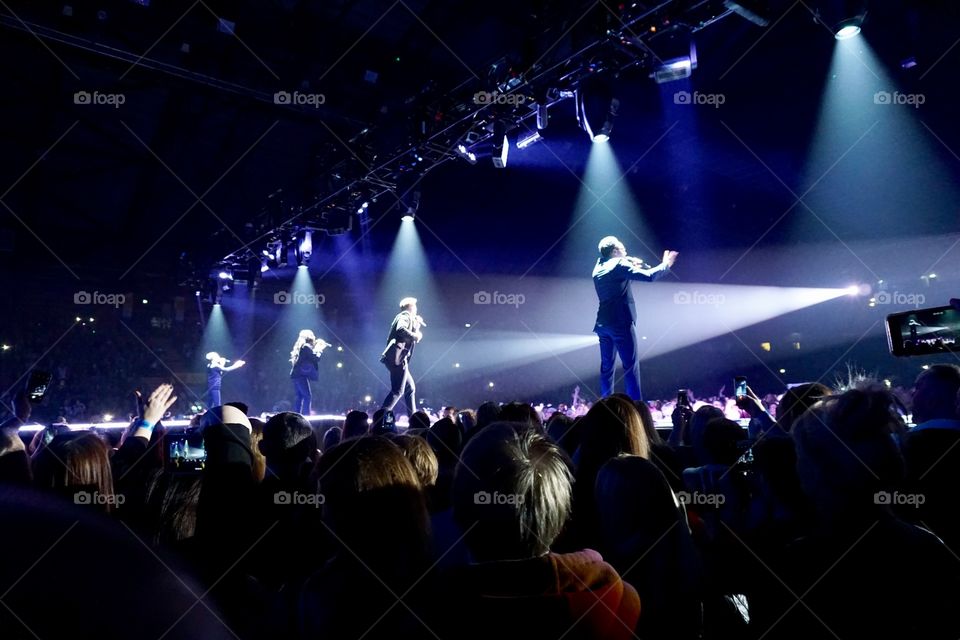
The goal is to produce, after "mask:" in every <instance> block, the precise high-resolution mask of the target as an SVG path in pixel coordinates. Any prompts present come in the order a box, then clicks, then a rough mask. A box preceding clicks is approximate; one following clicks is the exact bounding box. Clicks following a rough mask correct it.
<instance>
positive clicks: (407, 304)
mask: <svg viewBox="0 0 960 640" xmlns="http://www.w3.org/2000/svg"><path fill="white" fill-rule="evenodd" d="M400 310H401V311H409V312H410V313H414V314H415V313H416V312H417V299H416V298H413V297H407V298H403V299H402V300H401V301H400Z"/></svg>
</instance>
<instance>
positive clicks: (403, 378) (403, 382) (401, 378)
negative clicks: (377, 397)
mask: <svg viewBox="0 0 960 640" xmlns="http://www.w3.org/2000/svg"><path fill="white" fill-rule="evenodd" d="M419 332H420V326H419V322H417V318H416V317H415V316H414V315H413V314H411V313H410V312H409V311H406V310H404V311H401V312H400V313H398V314H397V316H396V317H395V318H394V319H393V323H392V324H391V325H390V335H389V336H388V337H387V347H386V348H385V349H384V350H383V354H381V356H380V362H382V363H383V364H384V365H385V366H386V367H387V370H388V371H389V372H390V393H388V394H387V397H386V398H384V400H383V405H381V408H382V409H388V410H392V409H393V407H394V406H396V404H397V401H398V400H400V396H403V401H404V404H406V405H407V413H408V415H411V416H412V415H413V414H414V412H415V411H416V410H417V400H416V392H417V387H416V385H415V384H414V382H413V376H411V375H410V368H409V365H410V358H411V357H412V356H413V350H414V348H415V347H416V345H417V338H416V336H417V334H418V333H419Z"/></svg>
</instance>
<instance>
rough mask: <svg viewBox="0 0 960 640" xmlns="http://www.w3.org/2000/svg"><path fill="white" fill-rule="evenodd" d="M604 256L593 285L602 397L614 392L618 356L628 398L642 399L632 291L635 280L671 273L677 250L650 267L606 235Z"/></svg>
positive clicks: (603, 248)
mask: <svg viewBox="0 0 960 640" xmlns="http://www.w3.org/2000/svg"><path fill="white" fill-rule="evenodd" d="M598 249H599V250H600V257H599V258H598V259H597V264H596V266H594V268H593V285H594V287H595V288H596V290H597V298H599V300H600V306H599V308H598V309H597V322H596V325H594V327H593V331H594V333H596V334H597V336H598V337H599V338H600V395H601V396H604V397H605V396H609V395H610V394H611V393H613V373H614V369H615V367H616V364H617V354H618V353H619V354H620V362H621V363H622V364H623V371H624V378H625V382H626V386H627V395H628V396H630V397H631V398H633V399H634V400H642V399H643V395H642V394H641V392H640V360H639V354H638V353H637V335H636V330H635V327H634V325H635V324H636V321H637V308H636V303H634V301H633V293H632V292H631V291H630V283H631V282H633V281H634V280H642V281H644V282H652V281H654V280H659V279H660V278H662V277H663V276H665V275H666V274H667V272H668V271H669V270H670V267H672V266H673V264H674V263H675V262H676V261H677V256H678V255H679V253H678V252H676V251H669V250H668V251H664V252H663V259H662V261H661V262H660V264H659V265H657V266H656V267H648V266H647V265H645V264H644V263H643V261H642V260H640V259H639V258H634V257H632V256H628V255H627V249H626V247H625V246H624V245H623V243H622V242H620V240H618V239H617V238H616V237H614V236H606V237H605V238H603V239H602V240H600V244H599V246H598Z"/></svg>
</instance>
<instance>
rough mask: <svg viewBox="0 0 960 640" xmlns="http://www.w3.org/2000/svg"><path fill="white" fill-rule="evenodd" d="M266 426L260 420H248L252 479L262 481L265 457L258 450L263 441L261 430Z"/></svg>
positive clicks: (265, 472)
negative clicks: (251, 453) (251, 455)
mask: <svg viewBox="0 0 960 640" xmlns="http://www.w3.org/2000/svg"><path fill="white" fill-rule="evenodd" d="M264 426H266V423H264V421H263V420H261V419H260V418H250V451H252V452H253V479H254V480H256V481H257V482H261V481H263V477H264V476H265V475H266V474H267V457H266V456H265V455H263V452H262V451H261V450H260V443H261V442H262V441H263V428H264Z"/></svg>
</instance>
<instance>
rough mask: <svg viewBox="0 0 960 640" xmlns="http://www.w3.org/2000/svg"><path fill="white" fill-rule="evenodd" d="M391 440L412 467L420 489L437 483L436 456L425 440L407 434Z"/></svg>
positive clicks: (438, 467)
mask: <svg viewBox="0 0 960 640" xmlns="http://www.w3.org/2000/svg"><path fill="white" fill-rule="evenodd" d="M391 440H392V441H393V443H394V444H395V445H397V446H398V447H400V450H401V451H403V455H404V456H405V457H406V458H407V460H409V461H410V464H412V465H413V470H414V471H416V472H417V478H419V479H420V485H421V486H422V487H424V488H427V487H432V486H433V485H435V484H436V483H437V475H438V474H439V473H440V466H439V464H438V463H437V455H436V454H435V453H434V452H433V449H431V448H430V445H429V444H427V441H426V440H424V439H423V438H420V437H417V436H415V435H408V434H404V435H395V436H393V437H392V438H391Z"/></svg>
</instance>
